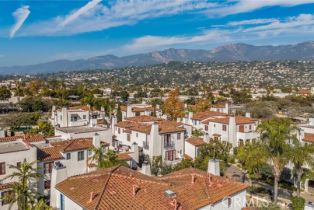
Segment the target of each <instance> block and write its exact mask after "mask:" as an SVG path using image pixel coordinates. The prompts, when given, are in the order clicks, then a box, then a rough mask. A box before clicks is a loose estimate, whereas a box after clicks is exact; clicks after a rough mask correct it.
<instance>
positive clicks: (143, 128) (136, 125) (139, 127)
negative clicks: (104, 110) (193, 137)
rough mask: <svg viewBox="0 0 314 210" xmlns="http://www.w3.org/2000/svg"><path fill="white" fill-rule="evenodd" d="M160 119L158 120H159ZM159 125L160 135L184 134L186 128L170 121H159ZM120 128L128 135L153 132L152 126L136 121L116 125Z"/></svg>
mask: <svg viewBox="0 0 314 210" xmlns="http://www.w3.org/2000/svg"><path fill="white" fill-rule="evenodd" d="M157 119H158V118H157ZM157 123H158V125H159V133H160V134H164V133H176V132H183V131H184V130H185V128H184V127H183V124H182V123H180V122H176V121H169V120H160V121H157ZM116 126H117V127H119V128H124V129H125V130H124V131H123V132H125V133H127V132H130V131H138V132H141V133H146V134H149V133H150V131H151V126H152V125H151V124H148V123H143V122H136V121H129V120H126V121H121V122H118V123H117V124H116Z"/></svg>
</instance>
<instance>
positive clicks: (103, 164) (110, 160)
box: [98, 150, 127, 168]
mask: <svg viewBox="0 0 314 210" xmlns="http://www.w3.org/2000/svg"><path fill="white" fill-rule="evenodd" d="M99 159H100V157H99ZM117 165H125V166H127V163H126V162H125V161H124V160H121V159H120V158H119V157H118V155H117V153H116V152H115V151H113V150H109V151H108V152H107V153H106V154H104V158H103V159H102V160H101V161H100V163H99V164H98V166H99V168H110V167H113V166H117Z"/></svg>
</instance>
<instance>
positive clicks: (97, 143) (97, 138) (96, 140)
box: [93, 133, 100, 148]
mask: <svg viewBox="0 0 314 210" xmlns="http://www.w3.org/2000/svg"><path fill="white" fill-rule="evenodd" d="M93 146H94V147H96V148H99V147H100V136H99V134H98V133H95V134H94V136H93Z"/></svg>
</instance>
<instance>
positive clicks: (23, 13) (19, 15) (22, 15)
mask: <svg viewBox="0 0 314 210" xmlns="http://www.w3.org/2000/svg"><path fill="white" fill-rule="evenodd" d="M30 13H31V12H30V10H29V6H22V7H20V8H18V9H17V10H15V12H14V13H13V14H12V15H13V16H14V18H15V24H14V25H13V27H12V28H11V31H10V38H13V37H14V35H15V34H16V32H17V31H18V30H19V29H20V28H21V27H22V25H23V23H24V22H25V20H26V19H27V17H28V16H29V14H30Z"/></svg>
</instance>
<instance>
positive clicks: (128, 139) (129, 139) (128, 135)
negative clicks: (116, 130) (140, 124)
mask: <svg viewBox="0 0 314 210" xmlns="http://www.w3.org/2000/svg"><path fill="white" fill-rule="evenodd" d="M126 137H127V141H131V135H130V134H129V133H128V134H127V135H126Z"/></svg>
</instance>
